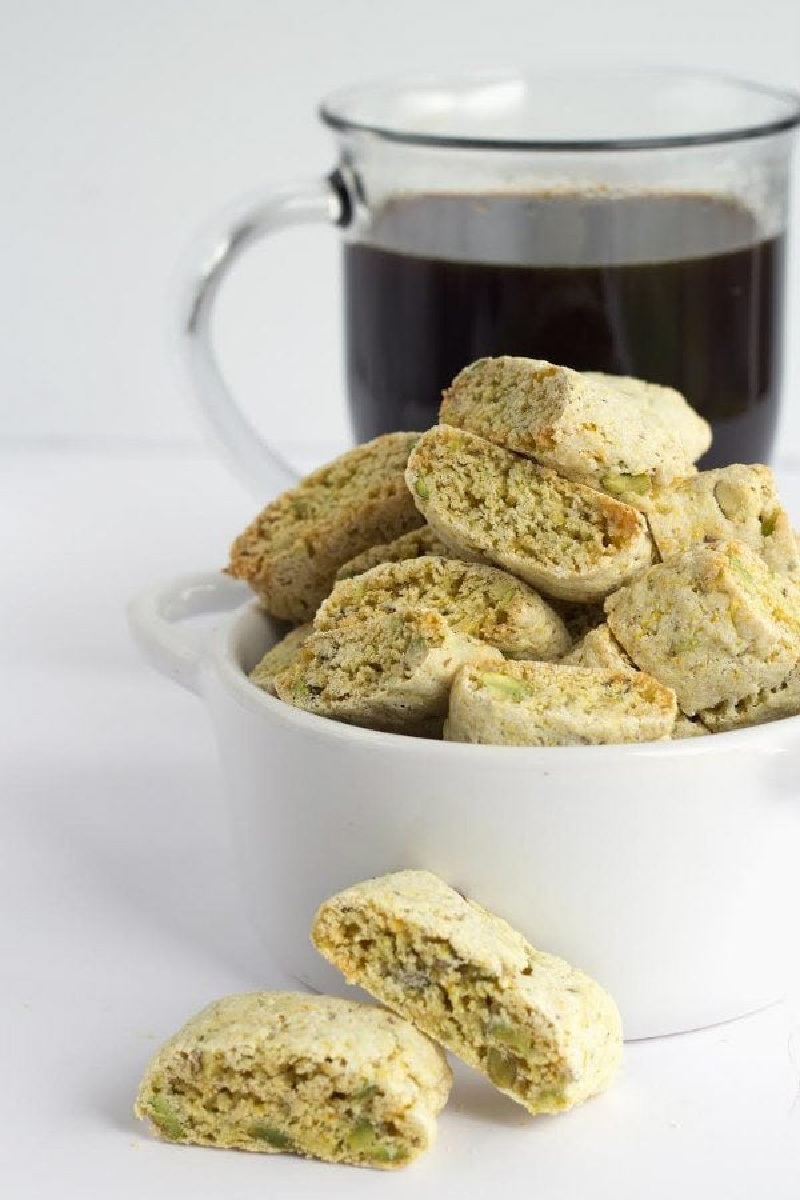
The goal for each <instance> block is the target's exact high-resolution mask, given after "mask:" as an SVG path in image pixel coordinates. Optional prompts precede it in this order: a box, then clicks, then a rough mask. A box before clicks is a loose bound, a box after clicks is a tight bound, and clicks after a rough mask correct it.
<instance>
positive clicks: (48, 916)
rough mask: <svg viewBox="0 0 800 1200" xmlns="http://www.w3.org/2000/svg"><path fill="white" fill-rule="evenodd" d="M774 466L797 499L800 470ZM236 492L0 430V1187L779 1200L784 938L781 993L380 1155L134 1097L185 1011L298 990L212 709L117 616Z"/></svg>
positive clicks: (6, 1190) (785, 1130)
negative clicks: (247, 868) (230, 806)
mask: <svg viewBox="0 0 800 1200" xmlns="http://www.w3.org/2000/svg"><path fill="white" fill-rule="evenodd" d="M784 485H785V495H786V496H787V497H788V499H789V502H790V507H792V508H793V510H794V512H795V514H800V477H798V478H796V479H794V480H792V479H785V480H784ZM252 508H253V505H252V504H251V502H250V500H249V498H248V497H247V496H246V495H245V494H244V492H242V491H240V490H239V489H238V488H237V487H236V486H235V484H233V483H232V482H230V481H229V479H228V477H227V476H226V475H225V474H224V473H223V471H222V469H221V468H220V467H219V466H218V465H217V464H216V463H215V462H214V461H213V459H211V457H210V456H207V455H204V454H202V453H199V452H198V453H191V454H190V453H184V454H180V453H176V452H171V453H166V452H163V453H152V452H151V453H147V454H146V453H139V454H137V453H134V452H129V453H126V452H121V451H115V452H111V451H109V452H106V453H104V454H101V453H99V452H97V453H70V454H59V453H55V452H54V453H45V452H30V453H21V452H17V453H12V452H11V451H5V452H0V528H1V529H2V535H3V536H2V538H0V545H2V547H3V568H2V575H1V576H0V579H2V593H0V606H1V607H2V623H1V624H0V629H2V635H0V678H2V682H3V687H2V692H0V723H1V724H0V727H1V728H2V731H3V739H2V771H3V782H2V790H0V796H2V800H3V807H4V812H5V822H6V824H5V826H4V830H3V837H2V840H0V914H1V915H0V929H2V932H3V937H2V946H3V950H2V957H0V1046H2V1059H0V1061H1V1062H2V1074H3V1078H2V1085H1V1086H0V1196H2V1197H4V1198H5V1197H7V1198H8V1200H28V1198H35V1200H73V1198H74V1200H78V1198H80V1200H94V1198H95V1197H97V1198H98V1200H100V1198H102V1200H110V1198H112V1197H113V1198H114V1200H128V1198H135V1200H145V1198H147V1200H159V1198H160V1197H170V1198H174V1200H183V1198H186V1200H189V1198H191V1200H205V1198H206V1197H209V1198H210V1197H225V1200H247V1198H249V1197H253V1198H254V1200H255V1198H256V1197H257V1198H258V1200H265V1198H272V1197H276V1198H277V1197H284V1196H289V1195H291V1196H297V1197H305V1196H308V1197H323V1196H324V1197H326V1200H337V1198H340V1197H341V1198H344V1197H348V1198H349V1197H353V1198H357V1197H361V1196H379V1195H387V1196H393V1197H403V1196H414V1197H417V1198H424V1197H434V1196H436V1197H449V1196H453V1197H458V1200H470V1198H473V1197H474V1198H476V1200H477V1198H478V1197H485V1196H488V1195H492V1194H495V1193H498V1192H500V1191H501V1190H502V1191H503V1192H505V1193H506V1194H509V1195H511V1194H521V1195H526V1196H527V1195H536V1196H542V1197H547V1198H549V1200H550V1198H555V1200H561V1198H565V1200H570V1198H571V1197H582V1198H583V1197H591V1198H592V1200H595V1198H596V1200H604V1198H605V1197H609V1198H612V1197H613V1200H644V1198H647V1200H660V1198H662V1197H664V1198H667V1197H670V1198H673V1197H689V1198H690V1200H692V1198H694V1197H698V1200H699V1198H701V1197H702V1200H716V1198H717V1197H719V1198H720V1200H722V1198H724V1200H738V1198H739V1197H741V1198H742V1200H744V1198H747V1200H752V1198H753V1197H756V1196H765V1197H769V1198H770V1200H797V1197H798V1195H800V978H799V977H800V949H798V947H792V948H790V952H791V953H793V954H794V956H795V961H793V962H792V964H791V967H792V972H791V973H792V978H793V980H794V983H793V984H791V985H790V986H791V998H790V999H787V1000H786V1001H784V1002H783V1003H781V1004H778V1005H775V1006H773V1007H772V1008H770V1009H768V1010H765V1011H764V1012H762V1013H760V1014H757V1015H755V1016H752V1017H749V1018H746V1019H744V1020H741V1021H737V1022H732V1023H730V1024H727V1025H722V1026H718V1027H716V1028H713V1029H709V1030H705V1031H702V1032H697V1033H693V1034H687V1035H683V1036H679V1037H671V1038H664V1039H659V1040H654V1041H650V1042H644V1043H639V1044H636V1045H631V1046H629V1047H628V1048H627V1053H626V1060H625V1068H624V1072H623V1075H622V1078H621V1080H620V1083H619V1085H618V1086H617V1087H616V1088H615V1089H614V1090H613V1091H612V1092H610V1093H609V1094H607V1095H606V1096H604V1097H602V1098H600V1099H597V1100H595V1101H593V1102H591V1103H590V1104H587V1105H586V1106H584V1107H583V1108H581V1109H578V1110H576V1111H575V1112H573V1113H570V1114H567V1115H564V1116H562V1117H557V1118H540V1119H539V1120H531V1119H529V1118H528V1117H527V1116H526V1114H525V1113H524V1112H523V1111H522V1110H521V1109H518V1108H517V1107H516V1106H515V1105H514V1104H512V1103H511V1102H510V1101H508V1100H506V1099H505V1098H504V1097H502V1096H499V1095H495V1094H493V1091H492V1089H491V1088H490V1087H489V1085H488V1084H485V1083H484V1082H483V1081H482V1080H481V1079H480V1078H479V1077H478V1076H476V1075H473V1074H471V1073H469V1072H467V1071H464V1072H461V1073H459V1074H458V1078H457V1083H456V1087H455V1089H454V1091H453V1096H452V1100H451V1103H450V1105H449V1107H448V1108H447V1110H446V1111H445V1113H444V1114H443V1115H442V1117H441V1119H440V1132H439V1141H438V1145H437V1147H436V1149H435V1150H434V1151H433V1152H432V1153H431V1154H430V1155H428V1156H427V1158H426V1159H425V1160H423V1161H422V1162H420V1163H419V1164H417V1165H416V1166H414V1167H413V1168H411V1169H409V1170H408V1171H406V1172H400V1173H398V1174H396V1175H384V1174H378V1173H375V1172H370V1171H358V1170H355V1169H350V1168H343V1167H330V1166H325V1165H322V1164H318V1163H311V1162H306V1161H300V1160H295V1159H291V1158H283V1157H269V1158H267V1157H262V1156H258V1155H246V1154H236V1153H233V1152H221V1151H210V1150H199V1149H190V1148H176V1147H171V1146H167V1145H163V1144H160V1143H158V1142H156V1141H154V1140H153V1139H152V1138H151V1137H149V1136H148V1134H147V1132H146V1131H145V1130H144V1128H143V1127H141V1126H140V1125H139V1124H138V1123H137V1122H136V1121H135V1120H134V1119H133V1117H132V1115H131V1105H132V1101H133V1095H134V1092H135V1089H136V1085H137V1082H138V1078H139V1075H140V1073H141V1071H142V1068H143V1067H144V1064H145V1062H146V1060H147V1058H148V1056H149V1055H150V1053H151V1052H152V1051H153V1050H154V1049H155V1047H156V1045H157V1043H158V1042H159V1041H160V1040H161V1039H163V1038H164V1037H166V1036H167V1035H169V1034H170V1033H171V1032H173V1030H174V1029H175V1028H176V1027H177V1026H178V1025H179V1024H181V1023H182V1022H183V1021H184V1019H185V1018H186V1017H188V1016H189V1015H190V1014H191V1013H192V1012H193V1011H195V1010H196V1009H198V1008H199V1007H201V1006H202V1005H204V1004H205V1003H207V1002H208V1001H209V1000H211V999H213V998H215V997H218V996H220V995H223V994H225V993H227V992H232V991H239V990H247V989H254V988H260V987H281V986H289V984H288V981H287V980H286V979H285V978H284V977H282V975H281V973H280V971H279V970H278V969H276V967H275V966H274V965H273V963H271V961H270V959H269V957H268V955H267V954H266V953H265V952H264V950H263V949H262V947H261V946H260V945H259V943H258V941H257V939H256V937H255V935H254V934H253V932H252V931H251V929H250V926H249V924H248V920H247V915H246V912H245V910H244V906H243V904H242V903H241V901H240V897H239V894H238V891H237V883H236V870H235V866H234V863H233V861H232V857H231V852H230V847H229V842H228V835H227V827H226V813H225V796H224V792H223V787H222V782H221V778H220V775H219V772H218V769H217V764H216V755H215V749H214V746H213V743H212V738H211V731H210V727H209V724H208V722H207V719H206V717H205V714H204V712H203V710H202V708H201V706H200V705H199V704H198V702H197V701H196V700H195V699H194V698H193V697H191V696H189V695H188V694H186V693H183V692H181V691H180V690H179V689H178V688H177V687H175V686H172V685H170V684H169V683H167V682H166V681H165V680H164V679H162V678H160V677H159V676H157V675H155V674H154V673H153V672H152V671H151V670H150V669H149V668H148V667H147V666H146V665H145V664H144V663H143V662H142V661H141V659H140V658H139V656H138V654H137V652H136V651H135V649H134V648H133V646H132V645H131V643H130V640H129V638H128V634H127V630H126V626H125V621H124V616H123V606H124V603H125V601H126V600H127V599H128V598H129V597H130V596H131V595H132V594H133V593H134V592H136V591H137V590H138V589H140V588H141V587H142V586H144V585H147V584H150V583H152V582H153V581H155V580H157V579H159V578H161V577H166V576H169V575H172V574H175V573H178V572H182V571H185V570H193V569H196V568H201V569H202V568H206V567H208V566H209V565H214V564H216V563H220V562H221V561H222V560H223V558H224V554H225V550H226V546H227V543H228V542H229V540H230V537H231V535H232V534H233V533H234V532H235V531H237V530H238V528H239V526H240V525H242V524H243V523H244V521H245V520H246V519H248V517H249V516H250V514H251V509H252ZM798 801H799V802H800V796H799V797H798ZM798 946H800V942H799V943H798Z"/></svg>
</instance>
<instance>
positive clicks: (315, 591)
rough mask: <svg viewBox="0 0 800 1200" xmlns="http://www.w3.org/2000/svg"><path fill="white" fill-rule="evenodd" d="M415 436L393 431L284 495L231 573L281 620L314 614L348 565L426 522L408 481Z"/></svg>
mask: <svg viewBox="0 0 800 1200" xmlns="http://www.w3.org/2000/svg"><path fill="white" fill-rule="evenodd" d="M417 436H418V435H417V434H415V433H387V434H384V435H383V436H382V437H378V438H375V440H374V441H372V442H367V444H366V445H364V446H358V447H357V448H356V449H355V450H350V451H349V452H348V453H347V454H343V455H342V456H341V457H340V458H337V459H336V460H335V461H334V462H332V463H329V464H328V465H327V466H325V467H321V468H320V469H319V470H318V471H315V472H314V473H313V474H312V475H309V476H308V478H307V479H304V480H303V481H302V483H300V484H298V485H297V487H295V488H292V489H290V490H289V491H288V492H284V493H283V495H281V496H279V497H278V498H277V499H276V500H273V501H272V503H271V504H268V505H267V507H266V508H265V509H264V510H263V512H261V513H259V515H258V516H257V517H256V519H255V520H254V521H253V522H252V523H251V524H250V525H249V526H248V528H247V529H246V530H245V531H244V533H242V534H240V535H239V537H238V538H237V539H236V541H235V542H234V543H233V546H232V548H231V555H230V565H229V567H228V571H229V573H230V574H231V575H234V576H235V577H236V578H237V579H245V580H247V582H248V584H249V585H250V587H251V588H252V590H253V591H254V592H255V593H256V595H257V596H258V597H259V598H260V599H261V601H262V603H263V605H264V607H265V608H266V609H267V611H268V612H269V613H271V614H272V616H274V617H279V618H280V619H281V620H285V621H292V622H301V621H307V620H309V618H310V617H312V616H313V615H314V613H315V611H316V609H317V606H318V605H319V602H320V600H322V599H323V598H324V597H325V596H327V594H328V592H329V591H330V590H331V587H332V586H333V583H334V580H335V578H336V572H337V571H338V570H339V568H340V567H341V565H342V564H343V563H345V562H347V561H348V559H351V558H353V556H354V555H356V554H360V553H361V551H362V550H366V549H367V547H368V546H374V545H376V543H378V542H390V541H392V540H393V539H394V538H396V537H399V536H400V534H402V533H407V532H408V531H409V530H410V529H415V528H417V527H418V526H420V525H422V523H423V522H422V519H421V517H420V515H419V513H418V512H417V510H416V508H415V506H414V504H413V502H412V500H411V497H410V496H409V494H408V490H407V488H406V487H405V484H404V482H403V472H404V470H405V465H406V460H407V459H408V452H409V450H410V449H411V447H412V445H413V444H414V441H415V440H416V438H417Z"/></svg>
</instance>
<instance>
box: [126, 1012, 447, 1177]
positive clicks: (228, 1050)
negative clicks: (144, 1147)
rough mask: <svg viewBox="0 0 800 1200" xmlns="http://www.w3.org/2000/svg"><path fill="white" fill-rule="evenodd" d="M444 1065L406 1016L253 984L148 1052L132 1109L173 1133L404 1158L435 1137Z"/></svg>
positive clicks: (356, 1160) (249, 1146)
mask: <svg viewBox="0 0 800 1200" xmlns="http://www.w3.org/2000/svg"><path fill="white" fill-rule="evenodd" d="M451 1082H452V1076H451V1073H450V1069H449V1067H448V1065H447V1061H446V1059H445V1056H444V1054H443V1053H442V1051H441V1050H440V1049H439V1047H438V1046H435V1045H434V1044H433V1043H432V1042H431V1041H429V1039H428V1038H427V1037H425V1036H424V1035H423V1034H421V1033H420V1032H419V1031H418V1030H417V1029H415V1028H414V1027H413V1025H410V1024H409V1023H408V1022H407V1021H403V1020H402V1019H400V1018H399V1017H397V1016H395V1015H394V1014H392V1013H388V1012H386V1011H384V1010H383V1009H380V1008H375V1007H373V1006H372V1005H367V1004H355V1003H353V1002H351V1001H348V1000H338V999H334V998H333V997H331V996H308V995H300V994H296V993H292V992H252V993H248V994H245V995H237V996H228V997H226V998H225V999H224V1000H218V1001H217V1002H216V1003H215V1004H211V1005H210V1006H209V1007H208V1008H206V1009H204V1010H203V1011H202V1012H201V1013H199V1014H198V1015H197V1016H195V1017H193V1018H192V1019H191V1020H190V1021H189V1022H188V1023H187V1024H186V1025H185V1026H184V1027H183V1029H181V1030H180V1031H179V1032H178V1033H176V1034H175V1035H174V1037H172V1038H170V1039H169V1041H168V1042H166V1043H165V1044H164V1045H163V1046H162V1047H161V1049H160V1050H159V1051H158V1052H157V1054H156V1055H155V1056H154V1058H153V1059H152V1061H151V1062H150V1064H149V1066H148V1067H147V1071H146V1073H145V1076H144V1078H143V1080H142V1083H141V1086H140V1088H139V1094H138V1097H137V1100H136V1108H135V1112H136V1115H137V1116H138V1117H141V1118H143V1119H146V1120H149V1122H150V1124H151V1126H152V1128H153V1129H154V1131H155V1132H156V1133H157V1134H158V1135H159V1136H160V1137H163V1138H165V1139H166V1140H167V1141H171V1142H184V1143H187V1144H190V1145H195V1146H219V1147H230V1148H234V1149H237V1150H255V1151H260V1152H262V1153H267V1154H277V1153H281V1152H283V1153H295V1154H302V1155H308V1156H311V1157H314V1158H321V1159H324V1160H326V1161H327V1162H341V1163H351V1164H352V1165H354V1166H368V1167H380V1168H384V1169H386V1168H392V1167H401V1166H405V1165H406V1164H407V1163H409V1162H411V1161H412V1160H413V1159H414V1158H417V1157H418V1155H420V1154H421V1153H423V1152H424V1151H425V1150H427V1149H428V1148H429V1147H430V1146H431V1145H432V1143H433V1141H434V1138H435V1133H436V1124H435V1122H436V1116H437V1114H438V1113H439V1111H440V1110H441V1109H442V1108H443V1106H444V1104H445V1101H446V1100H447V1096H448V1093H449V1090H450V1085H451Z"/></svg>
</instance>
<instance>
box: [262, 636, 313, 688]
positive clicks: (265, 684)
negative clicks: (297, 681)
mask: <svg viewBox="0 0 800 1200" xmlns="http://www.w3.org/2000/svg"><path fill="white" fill-rule="evenodd" d="M313 632H314V626H313V625H312V624H311V622H310V621H308V622H307V623H306V624H305V625H298V626H297V628H296V629H292V630H290V632H289V633H287V634H286V636H285V637H283V638H281V640H280V641H279V642H276V644H275V645H274V646H273V647H272V649H271V650H268V651H267V653H266V654H265V655H264V657H263V658H262V659H261V661H260V662H259V663H258V664H257V665H256V666H255V667H253V670H252V671H251V672H250V682H251V683H254V684H255V685H256V687H259V688H261V690H262V692H268V693H269V695H270V696H274V695H275V694H276V693H275V676H276V675H280V673H281V671H285V670H286V669H287V668H288V667H291V666H292V664H293V663H294V662H295V660H296V659H297V655H298V654H299V652H300V647H301V646H304V645H305V643H306V642H307V641H308V639H309V638H310V637H311V634H312V633H313Z"/></svg>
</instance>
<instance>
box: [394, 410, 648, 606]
mask: <svg viewBox="0 0 800 1200" xmlns="http://www.w3.org/2000/svg"><path fill="white" fill-rule="evenodd" d="M406 480H407V482H408V486H409V489H410V490H411V492H412V494H413V496H414V499H415V501H416V503H417V505H418V507H419V509H420V511H421V512H422V513H423V514H424V516H425V517H426V519H427V521H428V523H429V525H430V526H431V527H432V528H433V529H434V530H435V531H436V533H438V534H439V536H440V537H442V538H444V539H445V541H447V542H449V543H451V544H453V545H455V546H456V547H457V548H458V549H459V550H462V551H464V552H465V553H466V554H468V555H471V556H476V555H477V556H480V557H482V558H483V559H484V560H486V561H488V562H492V563H494V564H495V565H497V566H500V567H505V569H506V570H508V571H510V572H511V574H512V575H517V576H518V577H519V578H520V579H524V580H525V582H526V583H529V584H530V585H531V586H532V587H534V588H536V590H537V591H541V592H543V593H544V594H545V595H546V596H549V597H556V598H558V599H562V600H577V601H584V602H592V601H596V600H600V599H602V598H603V597H604V596H606V595H608V593H609V592H612V591H614V589H615V588H618V587H620V586H622V584H623V583H625V582H627V581H628V580H629V579H632V578H633V577H634V576H635V575H637V574H638V573H639V572H640V571H642V570H644V568H645V567H647V566H648V565H649V564H650V563H651V562H652V557H653V544H652V541H651V539H650V534H649V532H648V529H647V524H646V522H645V519H644V517H643V516H642V515H641V513H638V512H636V511H635V510H634V509H633V508H631V507H630V505H627V504H622V503H620V501H618V500H615V499H613V498H612V497H611V496H607V495H604V494H603V493H602V492H598V491H595V490H594V489H593V488H588V487H584V486H583V485H582V484H578V483H572V482H570V481H569V480H566V479H562V477H561V476H560V475H557V474H556V473H555V471H551V470H548V469H547V468H546V467H540V466H538V465H537V464H536V463H533V462H530V461H529V460H528V459H525V458H521V457H520V456H519V455H517V454H512V453H511V452H510V451H508V450H503V449H501V448H500V447H499V446H495V445H493V444H492V443H491V442H488V441H486V440H485V439H484V438H482V437H478V436H477V435H476V434H474V433H469V432H467V431H465V430H460V429H452V428H450V427H449V426H447V425H437V426H435V427H434V428H433V429H430V430H428V432H427V433H424V434H423V435H422V437H421V438H420V439H419V441H418V442H417V444H416V446H415V447H414V449H413V450H412V452H411V454H410V456H409V460H408V468H407V470H406Z"/></svg>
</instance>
